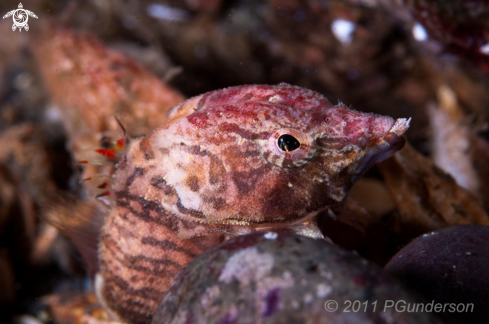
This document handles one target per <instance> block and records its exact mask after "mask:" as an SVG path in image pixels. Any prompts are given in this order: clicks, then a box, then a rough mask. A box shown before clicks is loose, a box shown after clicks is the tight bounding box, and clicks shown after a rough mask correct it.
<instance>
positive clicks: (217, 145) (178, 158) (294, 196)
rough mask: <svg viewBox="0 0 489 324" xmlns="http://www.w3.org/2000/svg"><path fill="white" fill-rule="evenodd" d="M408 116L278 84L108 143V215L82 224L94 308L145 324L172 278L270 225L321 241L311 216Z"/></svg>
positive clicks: (239, 90)
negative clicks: (86, 231)
mask: <svg viewBox="0 0 489 324" xmlns="http://www.w3.org/2000/svg"><path fill="white" fill-rule="evenodd" d="M410 121H411V119H406V118H400V119H397V120H395V119H393V118H392V117H389V116H382V115H377V114H374V113H365V112H359V111H355V110H353V109H351V108H348V107H347V106H346V105H345V104H343V103H341V102H339V103H338V104H337V105H333V104H332V103H331V102H330V101H329V100H328V99H327V98H325V97H324V96H323V95H321V94H319V93H317V92H314V91H312V90H309V89H305V88H302V87H299V86H294V85H289V84H285V83H281V84H278V85H242V86H236V87H230V88H225V89H221V90H216V91H212V92H208V93H205V94H202V95H199V96H196V97H193V98H190V99H188V100H186V101H184V102H182V103H180V104H178V105H176V106H175V107H173V108H172V109H171V110H170V111H169V117H168V119H167V120H166V121H165V122H164V123H163V124H162V125H161V126H159V127H158V128H156V129H154V130H152V131H150V132H149V133H148V134H147V135H146V136H143V137H139V138H131V139H130V138H128V137H127V138H126V137H124V140H123V141H118V142H117V146H116V148H115V149H116V150H121V151H122V152H123V154H122V157H121V158H120V160H119V161H118V163H117V164H116V168H115V169H116V170H115V173H114V175H113V177H112V181H111V183H110V186H109V187H110V188H108V190H107V191H106V195H107V196H109V197H110V199H111V203H110V208H109V210H108V212H107V215H105V216H104V219H103V225H102V226H101V227H100V229H99V230H94V229H93V226H91V227H87V228H90V231H91V235H92V236H96V241H97V242H98V243H97V244H98V249H94V248H93V245H90V246H91V249H90V252H86V253H85V255H86V254H90V256H88V257H87V259H90V260H92V261H91V264H92V267H91V269H92V273H93V277H94V282H95V285H94V287H95V292H96V294H97V296H98V298H99V300H100V302H101V303H102V304H103V306H104V307H105V309H106V310H107V311H108V313H109V314H110V315H111V316H112V317H113V318H114V319H116V320H119V321H121V322H128V323H150V322H151V319H152V316H153V314H154V313H155V311H156V309H157V307H158V304H159V302H160V301H161V299H162V297H163V296H164V294H165V292H166V291H167V290H168V289H169V287H170V286H171V284H172V283H173V280H174V278H175V276H176V274H177V273H178V272H179V271H180V270H181V269H182V268H184V267H185V265H186V264H188V263H189V262H190V261H191V260H192V259H193V258H195V257H196V256H198V255H199V254H201V253H202V252H204V251H205V250H207V249H209V248H210V247H212V246H215V245H217V244H219V243H221V242H223V241H224V240H226V239H229V238H231V237H234V236H237V235H242V234H247V233H252V232H256V231H268V230H284V231H292V232H295V233H299V234H303V235H307V236H311V237H316V238H321V237H322V234H321V232H320V230H319V228H318V226H317V219H318V218H320V217H325V215H326V214H327V213H328V210H329V209H330V208H331V207H333V206H335V205H338V204H339V203H341V202H342V201H343V200H344V199H345V198H346V196H347V195H348V192H349V190H350V188H351V187H352V185H353V184H354V183H355V181H356V180H357V179H358V178H359V177H361V176H362V174H363V173H364V172H365V171H366V170H367V169H368V168H370V167H371V166H372V165H374V164H375V163H378V162H381V161H383V160H385V159H387V158H389V157H391V156H392V155H393V154H394V153H395V152H397V151H399V150H400V149H401V148H402V147H403V146H404V144H405V142H406V140H405V137H404V136H403V135H404V133H405V132H406V131H407V129H408V128H409V124H410ZM99 153H101V154H103V155H105V156H107V157H113V156H114V154H113V153H114V152H110V151H106V150H105V151H104V150H102V151H100V152H99ZM104 189H105V186H104ZM68 235H69V233H68ZM77 235H78V236H80V235H81V234H80V233H78V234H77ZM82 236H83V235H82ZM83 245H84V244H78V246H79V247H80V248H81V249H83V248H84V247H83ZM95 250H97V255H94V252H93V251H95ZM82 254H83V253H82ZM93 260H95V261H93ZM94 263H98V264H97V265H96V266H94V265H93V264H94Z"/></svg>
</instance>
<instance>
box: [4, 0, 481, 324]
mask: <svg viewBox="0 0 489 324" xmlns="http://www.w3.org/2000/svg"><path fill="white" fill-rule="evenodd" d="M23 5H24V8H25V9H28V10H30V11H32V12H34V13H35V14H36V15H37V16H38V18H37V19H35V18H32V17H31V18H29V21H28V22H29V27H30V29H29V31H25V30H23V31H22V32H19V31H18V30H17V31H15V32H13V31H12V18H8V19H7V18H5V19H3V20H2V21H1V22H0V76H1V78H0V323H37V324H39V323H68V322H69V323H75V322H76V323H82V322H83V323H87V322H90V321H91V322H92V323H93V322H94V321H98V322H110V321H111V320H110V318H109V317H108V315H107V313H106V312H105V311H104V310H103V309H102V308H101V306H100V305H99V304H98V302H97V300H96V298H95V296H94V295H93V294H91V293H92V291H93V287H92V284H91V282H90V280H89V279H88V278H89V276H88V275H87V268H86V266H85V265H84V264H83V262H82V261H81V260H82V258H81V256H80V254H79V252H78V251H77V250H76V249H75V248H74V246H73V244H72V243H71V242H70V241H69V240H68V239H66V238H65V237H64V236H63V235H61V234H60V233H59V232H58V230H57V229H56V228H55V227H53V226H52V225H50V224H48V223H46V222H45V221H44V220H42V219H41V218H40V216H42V215H43V214H45V213H46V206H53V204H54V205H55V204H60V206H61V205H63V204H64V203H66V201H68V202H69V204H68V206H71V207H70V208H80V209H81V208H83V207H82V206H78V207H77V205H76V199H82V200H88V199H93V197H94V196H100V194H103V192H104V191H103V190H102V189H101V188H98V186H99V183H98V182H95V183H94V182H83V181H81V180H83V179H87V178H89V177H91V176H93V175H96V174H99V173H106V174H110V173H111V172H113V168H114V165H113V164H110V163H108V164H103V165H80V164H77V162H79V161H84V160H93V159H100V158H99V157H98V156H97V154H96V153H95V152H94V149H95V148H98V147H100V145H101V144H104V143H106V142H110V139H114V138H117V136H120V128H119V125H118V123H117V120H116V119H115V118H114V116H115V117H117V118H118V119H119V120H120V121H121V123H122V124H123V125H124V126H125V127H126V129H127V132H128V135H129V136H132V137H137V136H141V135H144V134H146V133H148V132H149V131H151V130H152V129H154V128H155V127H157V126H158V125H159V124H161V122H162V121H163V120H165V118H167V116H166V112H167V111H168V109H169V108H170V107H172V106H174V105H175V104H177V103H179V102H181V101H183V100H184V99H185V98H188V97H191V96H194V95H197V94H201V93H203V92H206V91H210V90H215V89H220V88H224V87H228V86H234V85H241V84H278V83H280V82H287V83H290V84H294V85H299V86H302V87H306V88H310V89H312V90H315V91H317V92H319V93H322V94H324V95H325V96H326V97H327V98H329V100H330V101H331V102H332V103H336V102H337V101H338V100H341V101H342V102H344V103H345V104H346V105H347V106H351V107H352V108H354V109H356V110H359V111H365V112H374V113H378V114H383V115H389V116H392V117H394V118H401V117H412V122H411V127H410V129H409V131H408V132H407V133H406V138H407V140H408V144H407V145H406V146H405V148H404V149H403V150H402V151H400V152H398V153H397V154H396V155H395V156H393V157H392V158H390V159H388V160H386V161H384V162H382V163H380V164H378V165H376V166H374V167H372V168H371V169H370V170H369V171H368V172H367V173H366V174H365V175H364V176H363V177H362V178H361V179H360V180H359V181H358V182H357V183H356V184H355V186H354V187H353V188H352V191H351V193H350V195H349V196H348V198H347V199H346V200H345V202H344V203H343V204H340V205H337V206H335V207H334V208H332V210H331V214H332V215H331V217H328V218H324V219H320V220H318V225H319V226H320V228H321V231H322V233H323V234H324V235H325V236H326V237H328V238H329V239H330V240H331V242H330V241H328V240H325V241H323V240H318V241H314V240H312V239H310V238H303V237H299V236H296V235H293V234H290V233H279V232H267V233H265V232H264V233H256V234H251V235H250V236H245V237H237V238H233V239H232V240H230V241H226V242H224V243H223V244H222V245H221V246H220V247H218V248H213V249H211V250H209V251H208V252H206V253H204V254H203V255H201V256H200V257H198V258H196V259H195V260H194V261H193V262H191V263H190V264H189V266H188V267H187V268H186V269H185V270H184V271H183V272H181V273H180V274H179V275H178V276H177V279H176V281H175V284H174V285H173V286H172V288H171V289H170V291H169V293H168V294H167V295H166V296H165V297H164V299H163V300H162V303H161V304H160V307H159V309H158V311H157V313H156V314H155V317H154V319H153V322H154V323H441V322H447V323H466V322H470V323H486V322H487V321H488V320H489V311H488V309H489V308H488V306H489V305H487V300H489V282H488V278H489V276H488V272H487V270H486V269H487V265H488V263H489V251H488V246H489V245H488V243H489V242H488V241H487V240H488V235H489V233H488V230H487V226H488V225H489V217H488V212H489V144H488V141H489V126H488V125H489V124H488V120H489V91H487V90H488V89H489V75H488V74H489V55H488V53H489V48H488V44H489V26H488V24H489V23H488V22H489V19H488V18H489V6H488V5H487V4H485V3H484V2H482V1H450V2H449V1H445V2H440V1H417V0H412V1H403V2H398V1H389V0H349V1H335V0H331V1H294V0H289V1H282V0H270V1H232V2H224V1H219V0H212V1H203V0H186V1H160V2H152V1H119V0H107V1H86V2H81V1H71V2H61V1H52V0H41V1H30V2H24V3H23ZM17 7H18V3H17V2H14V1H4V2H2V3H1V4H0V8H1V9H2V12H4V14H5V13H7V12H9V11H11V10H13V9H15V8H17ZM60 197H61V198H60ZM101 197H102V198H103V196H101ZM54 210H57V211H58V212H63V211H66V210H69V208H68V209H67V208H66V207H64V209H63V208H61V207H60V208H59V209H54ZM267 235H268V236H267ZM93 248H94V249H96V248H97V247H96V246H95V247H93ZM331 301H334V302H336V303H337V304H338V309H336V310H333V308H331V307H333V306H334V303H331ZM391 301H392V302H394V304H395V305H394V306H390V305H391ZM399 301H404V302H399ZM398 302H399V303H398ZM374 303H376V304H374ZM396 303H397V304H396ZM430 303H432V305H433V306H432V307H431V309H430V311H428V310H427V309H426V308H424V309H423V310H422V311H415V312H410V311H409V306H411V307H414V306H413V305H424V306H427V305H430ZM438 304H440V305H441V306H440V307H441V310H436V309H435V308H436V307H437V306H436V305H438ZM470 304H473V307H474V308H473V310H471V309H470ZM374 305H375V307H376V308H375V311H374ZM386 305H388V306H389V307H388V308H386ZM396 305H397V306H399V307H400V308H399V307H398V308H397V309H396V307H397V306H396ZM403 305H405V306H406V308H402V306H403ZM445 305H448V306H445ZM453 305H455V306H453ZM460 305H462V306H460ZM346 307H349V308H350V310H351V311H350V312H346V311H345V308H346ZM443 307H444V308H443ZM452 307H455V308H454V309H453V308H452ZM457 307H458V309H457ZM411 309H412V308H411ZM418 310H419V308H418Z"/></svg>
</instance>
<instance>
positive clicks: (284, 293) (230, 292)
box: [153, 232, 441, 324]
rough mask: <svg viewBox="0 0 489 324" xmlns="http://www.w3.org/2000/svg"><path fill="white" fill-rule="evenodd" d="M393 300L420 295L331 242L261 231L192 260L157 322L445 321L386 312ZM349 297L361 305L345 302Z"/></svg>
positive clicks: (418, 314) (172, 290)
mask: <svg viewBox="0 0 489 324" xmlns="http://www.w3.org/2000/svg"><path fill="white" fill-rule="evenodd" d="M388 300H392V301H398V300H404V301H405V302H406V303H415V302H420V301H419V300H417V299H416V298H415V297H413V296H411V295H410V294H409V293H408V292H406V291H405V290H404V288H403V287H402V285H401V284H400V283H399V282H398V281H397V280H395V279H394V278H392V277H391V276H389V275H388V274H386V273H384V272H383V271H382V270H381V269H380V268H378V267H376V266H374V265H372V264H370V263H368V262H367V261H365V260H362V259H361V258H359V257H358V256H356V255H354V254H352V253H350V252H347V251H345V250H343V249H340V248H338V247H336V246H334V245H332V244H329V243H326V242H325V241H322V240H315V239H311V238H307V237H302V236H297V235H294V234H287V233H277V232H268V233H255V234H250V235H245V236H239V237H236V238H233V239H231V240H228V241H226V242H225V243H223V244H221V245H220V246H218V247H215V248H213V249H211V250H209V251H207V252H205V253H203V254H202V255H200V256H199V257H197V258H196V259H194V260H193V261H192V262H191V263H190V264H189V265H188V266H187V267H186V268H185V269H184V270H183V271H182V272H180V274H179V275H178V276H177V278H176V279H175V282H174V284H173V285H172V287H171V288H170V290H169V292H168V294H167V295H166V296H165V298H164V299H163V301H162V302H161V304H160V306H159V308H158V311H157V313H156V315H155V316H154V318H153V324H160V323H188V324H190V323H235V324H238V323H363V324H366V323H441V322H439V321H438V320H437V319H436V318H434V317H433V316H432V315H431V314H427V313H395V312H394V311H393V309H392V308H388V309H387V310H386V311H384V306H385V305H386V301H388ZM348 301H351V302H355V301H358V302H357V304H356V305H357V307H358V305H359V304H361V305H362V306H361V309H360V310H358V311H357V312H355V311H353V310H352V307H350V308H347V306H348V305H349V302H348ZM375 301H377V304H376V312H374V311H373V310H374V306H373V302H375ZM335 302H336V303H337V305H338V309H337V310H336V311H332V308H334V307H335V304H334V303H335ZM365 302H367V303H366V304H364V303H365ZM365 307H366V311H365ZM326 308H328V309H329V310H330V311H327V310H326ZM347 310H350V312H347Z"/></svg>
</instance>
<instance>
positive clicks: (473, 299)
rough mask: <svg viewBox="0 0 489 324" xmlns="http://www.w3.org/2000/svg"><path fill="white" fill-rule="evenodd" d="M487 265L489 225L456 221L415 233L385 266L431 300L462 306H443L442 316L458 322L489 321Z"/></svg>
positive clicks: (488, 264)
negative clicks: (450, 309)
mask: <svg viewBox="0 0 489 324" xmlns="http://www.w3.org/2000/svg"><path fill="white" fill-rule="evenodd" d="M488 266H489V226H480V225H458V226H451V227H447V228H444V229H442V230H439V231H436V232H431V233H429V234H424V235H422V236H420V237H418V238H417V239H416V240H414V241H412V242H411V243H409V244H408V245H407V246H405V247H404V248H403V249H402V250H401V251H399V252H398V253H397V254H396V255H395V256H394V257H393V258H392V259H391V261H389V263H388V264H387V265H386V266H385V270H387V271H388V272H390V273H391V274H393V275H395V276H397V277H398V278H400V279H402V280H403V281H404V282H405V283H406V284H407V285H409V286H410V287H412V288H413V289H416V290H417V291H419V292H420V293H422V294H423V295H424V297H426V298H428V299H429V300H434V301H435V303H442V304H446V303H449V304H455V305H456V306H459V305H464V306H465V307H464V308H465V309H464V311H462V312H461V311H460V309H461V308H462V306H459V307H460V309H459V310H458V311H455V312H450V311H448V310H447V311H445V312H444V314H445V316H450V317H452V318H456V319H458V320H460V322H461V323H489V312H488V309H489V276H488V275H487V269H488ZM470 304H473V306H472V308H473V312H472V311H471V310H470ZM447 308H448V306H447Z"/></svg>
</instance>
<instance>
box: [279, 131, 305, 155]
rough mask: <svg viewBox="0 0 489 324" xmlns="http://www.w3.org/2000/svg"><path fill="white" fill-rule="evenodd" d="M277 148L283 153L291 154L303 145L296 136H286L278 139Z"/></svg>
mask: <svg viewBox="0 0 489 324" xmlns="http://www.w3.org/2000/svg"><path fill="white" fill-rule="evenodd" d="M277 146H278V147H279V148H280V149H281V150H282V151H286V152H291V151H294V150H297V149H298V148H299V147H300V146H301V143H300V142H299V140H298V139H297V138H295V137H294V136H292V135H289V134H284V135H282V136H280V137H279V138H278V140H277Z"/></svg>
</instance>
